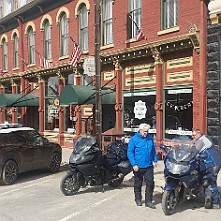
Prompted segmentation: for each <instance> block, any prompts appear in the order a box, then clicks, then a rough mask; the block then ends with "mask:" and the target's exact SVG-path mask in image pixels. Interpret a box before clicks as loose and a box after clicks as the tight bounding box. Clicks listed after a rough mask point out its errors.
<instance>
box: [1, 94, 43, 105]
mask: <svg viewBox="0 0 221 221" xmlns="http://www.w3.org/2000/svg"><path fill="white" fill-rule="evenodd" d="M38 106H39V98H38V95H37V94H0V107H38Z"/></svg>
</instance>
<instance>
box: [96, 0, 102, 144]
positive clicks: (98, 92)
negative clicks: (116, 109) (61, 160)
mask: <svg viewBox="0 0 221 221" xmlns="http://www.w3.org/2000/svg"><path fill="white" fill-rule="evenodd" d="M100 4H101V0H94V6H95V15H94V19H95V22H94V23H95V73H96V75H95V76H96V85H95V88H96V94H95V100H96V104H95V130H96V138H97V142H98V144H99V145H100V147H101V145H102V141H101V133H102V100H101V62H100V45H101V18H100V15H101V5H100Z"/></svg>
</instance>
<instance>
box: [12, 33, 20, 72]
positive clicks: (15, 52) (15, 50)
mask: <svg viewBox="0 0 221 221" xmlns="http://www.w3.org/2000/svg"><path fill="white" fill-rule="evenodd" d="M13 65H14V68H17V67H18V65H19V64H18V36H17V34H14V36H13Z"/></svg>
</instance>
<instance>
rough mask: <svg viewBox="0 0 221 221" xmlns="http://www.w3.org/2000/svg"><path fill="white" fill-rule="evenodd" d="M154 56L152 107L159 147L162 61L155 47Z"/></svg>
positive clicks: (161, 118)
mask: <svg viewBox="0 0 221 221" xmlns="http://www.w3.org/2000/svg"><path fill="white" fill-rule="evenodd" d="M152 56H153V58H154V66H155V75H156V102H155V104H154V109H155V111H156V132H157V133H156V147H157V149H159V146H160V144H161V143H162V140H163V131H164V128H163V68H162V67H163V61H162V58H161V55H160V53H159V51H158V50H157V49H156V48H155V49H153V50H152Z"/></svg>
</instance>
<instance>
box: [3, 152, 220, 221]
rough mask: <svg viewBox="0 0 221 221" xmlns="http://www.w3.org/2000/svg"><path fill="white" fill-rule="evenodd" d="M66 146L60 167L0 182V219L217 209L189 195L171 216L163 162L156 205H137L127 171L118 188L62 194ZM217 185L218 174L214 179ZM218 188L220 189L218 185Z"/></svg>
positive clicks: (197, 219) (110, 219) (191, 216)
mask: <svg viewBox="0 0 221 221" xmlns="http://www.w3.org/2000/svg"><path fill="white" fill-rule="evenodd" d="M70 153H71V150H70V149H65V150H64V151H63V163H62V168H61V171H60V172H59V173H57V174H49V173H47V172H45V171H36V172H31V173H26V174H23V175H21V176H19V179H18V182H16V183H15V184H13V185H11V186H0V221H76V220H77V221H95V220H96V221H99V220H102V221H115V220H119V221H124V220H125V221H135V220H136V221H147V220H151V221H155V220H157V221H158V220H166V221H167V220H169V221H175V220H176V221H177V220H182V221H190V220H194V221H201V220H203V221H204V220H208V221H213V220H214V221H215V220H219V219H220V216H221V210H220V209H219V210H212V209H211V210H206V209H204V207H203V200H202V199H193V200H190V201H188V202H184V203H182V204H181V205H179V207H178V210H177V212H176V213H175V214H174V215H172V216H165V215H164V213H163V211H162V209H161V197H162V191H161V186H163V184H164V178H163V163H162V162H160V163H159V166H158V168H156V169H155V182H156V187H155V192H154V203H155V204H156V207H157V208H156V209H155V210H153V209H149V208H146V207H145V206H142V207H137V206H136V205H135V202H134V195H133V175H132V174H129V175H128V176H127V177H126V178H125V181H124V182H123V184H122V185H121V187H120V188H117V189H112V188H110V187H109V186H105V192H104V193H103V192H102V188H101V187H100V186H97V187H87V188H84V189H80V191H79V193H78V194H76V195H75V196H69V197H68V196H64V195H63V194H62V193H61V191H60V188H59V185H60V180H61V178H62V176H64V174H65V173H66V171H67V169H68V167H67V164H66V163H67V162H68V158H69V155H70ZM218 184H219V188H220V186H221V176H220V175H219V180H218ZM220 190H221V189H220Z"/></svg>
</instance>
